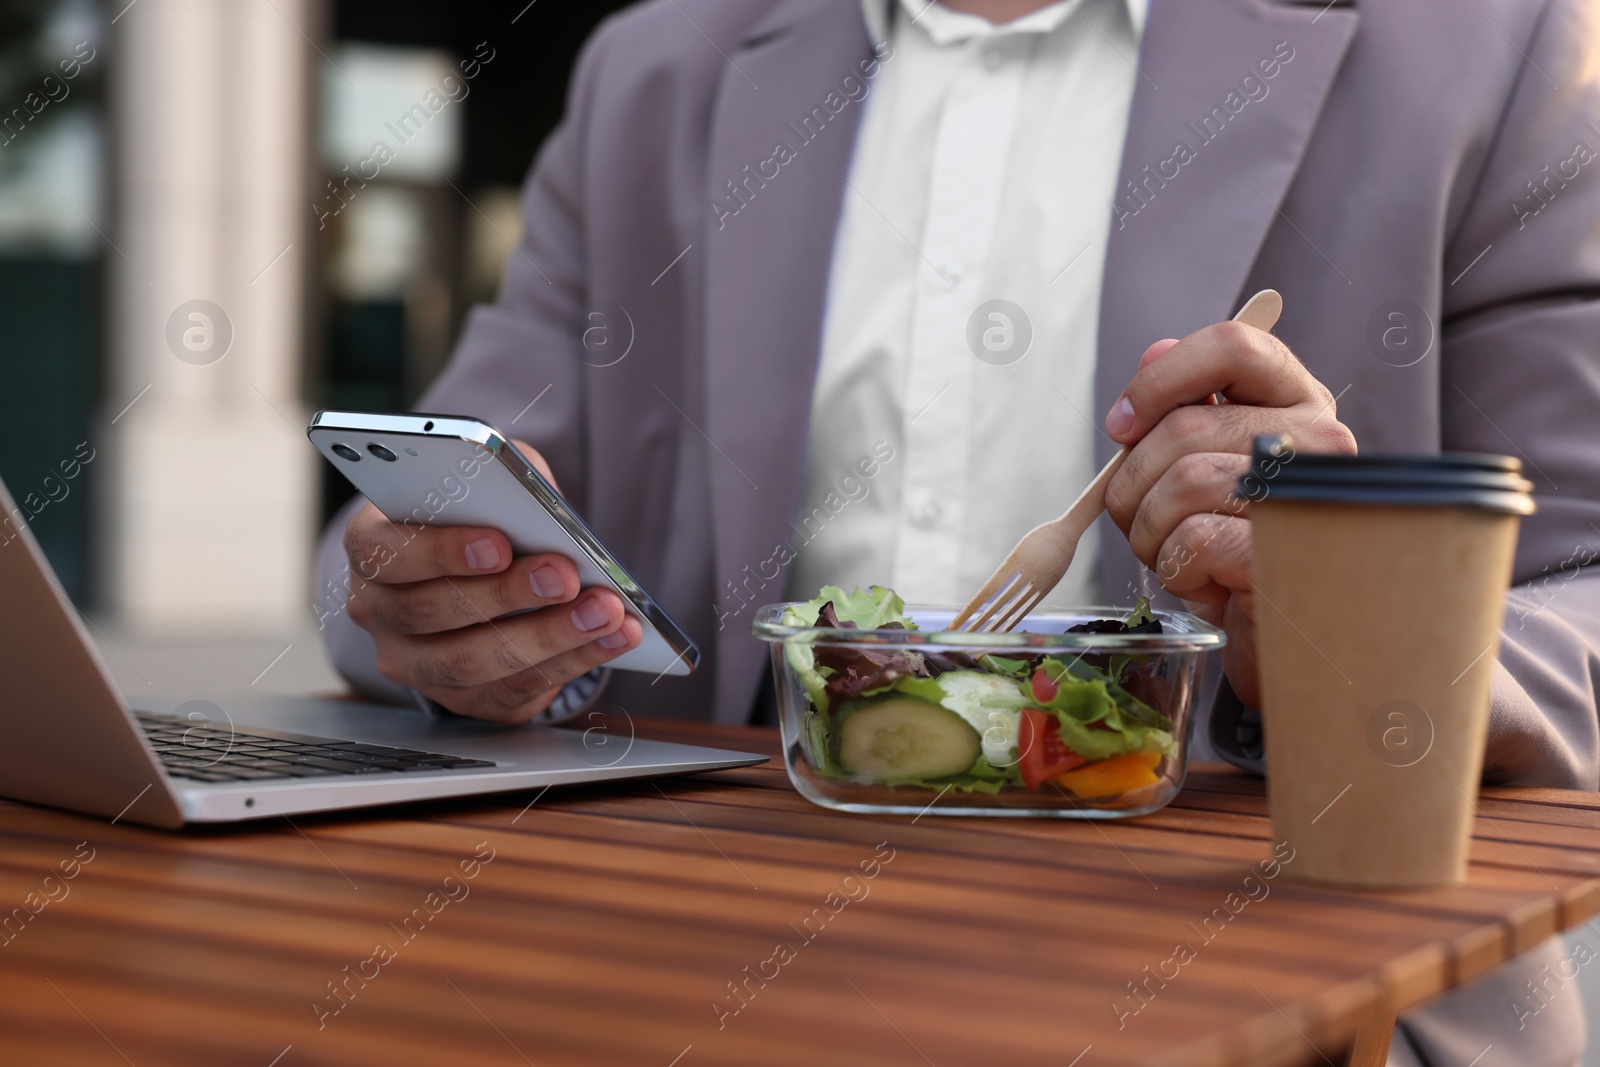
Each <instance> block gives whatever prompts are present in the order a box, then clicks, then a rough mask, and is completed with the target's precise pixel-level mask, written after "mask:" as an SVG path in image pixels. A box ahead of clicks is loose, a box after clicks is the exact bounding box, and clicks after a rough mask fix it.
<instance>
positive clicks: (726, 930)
mask: <svg viewBox="0 0 1600 1067" xmlns="http://www.w3.org/2000/svg"><path fill="white" fill-rule="evenodd" d="M639 733H640V735H641V736H651V737H658V738H663V739H669V740H672V739H676V740H688V741H695V742H701V743H721V744H724V745H727V746H729V747H737V748H742V749H751V750H764V751H768V752H771V753H772V754H773V755H774V756H776V755H777V738H776V736H775V734H774V733H773V732H771V731H764V730H756V729H735V728H719V727H712V726H705V725H683V724H665V723H652V724H648V725H645V724H641V725H640V727H639ZM1597 828H1600V796H1597V795H1595V794H1589V793H1567V792H1557V791H1550V790H1535V789H1491V790H1487V791H1486V792H1485V796H1484V798H1483V800H1482V817H1481V818H1480V819H1479V821H1478V828H1477V837H1476V840H1475V842H1474V845H1473V854H1472V856H1473V864H1472V872H1471V877H1470V880H1469V882H1468V884H1467V885H1465V886H1464V887H1461V888H1458V889H1451V890H1439V891H1428V892H1412V893H1403V894H1402V893H1394V894H1374V893H1342V892H1334V891H1329V890H1322V889H1315V888H1309V887H1304V886H1297V885H1294V884H1292V883H1291V882H1289V881H1288V880H1287V879H1286V878H1284V877H1282V876H1281V874H1280V876H1279V877H1277V878H1275V879H1271V880H1263V879H1262V876H1261V868H1260V867H1259V864H1260V862H1261V861H1263V860H1269V859H1270V857H1271V855H1272V851H1273V849H1272V844H1271V842H1270V840H1269V824H1268V821H1267V819H1266V817H1265V801H1264V799H1263V795H1262V787H1261V784H1260V783H1259V782H1257V781H1254V780H1252V779H1250V778H1247V777H1245V776H1243V775H1240V774H1237V773H1234V772H1232V771H1231V770H1229V769H1227V768H1223V767H1219V766H1202V767H1199V768H1196V769H1195V770H1194V771H1193V772H1192V773H1191V775H1190V779H1189V785H1188V787H1187V788H1186V789H1185V790H1184V791H1183V793H1182V795H1181V796H1180V797H1179V798H1178V799H1177V801H1176V802H1175V803H1174V804H1173V805H1172V806H1171V807H1169V808H1167V809H1166V810H1164V811H1162V812H1160V813H1158V814H1156V815H1152V816H1149V817H1146V818H1142V819H1138V820H1134V821H1130V822H1120V823H1113V824H1091V823H1084V822H1053V821H1042V820H1041V821H1031V820H982V819H946V818H940V817H938V816H936V815H928V816H924V817H921V818H920V819H912V818H909V817H893V818H891V817H884V818H878V817H868V816H850V815H840V814H834V813H830V812H827V811H824V810H822V809H820V808H816V807H813V806H812V805H810V804H809V803H807V802H806V801H804V800H802V799H801V798H800V797H799V796H798V795H797V794H796V793H795V792H794V791H793V790H792V789H791V788H790V787H789V785H788V783H787V781H786V779H785V778H784V774H783V770H782V767H781V764H778V763H776V762H775V763H773V764H770V765H768V766H766V767H762V768H754V769H749V770H741V771H732V772H727V771H725V772H719V773H716V774H711V775H707V776H704V777H700V778H694V779H682V780H675V781H663V782H660V783H659V784H655V783H649V782H644V783H631V784H625V785H620V786H613V787H591V788H581V789H572V790H568V791H551V792H549V793H546V794H521V795H517V796H513V797H502V798H498V799H491V800H476V801H458V802H450V803H444V804H434V805H428V806H417V807H414V808H408V809H394V810H390V811H386V812H383V813H381V814H379V815H372V814H368V815H365V816H362V815H343V816H337V817H320V818H302V819H297V820H296V825H294V826H290V825H288V824H287V823H286V822H285V821H283V820H275V821H274V822H271V823H266V824H262V825H259V826H254V827H242V828H233V829H228V830H212V831H198V832H196V831H189V832H184V833H182V834H169V833H162V832H158V831H150V830H144V829H140V828H137V827H132V826H126V825H117V826H112V825H108V824H107V823H105V822H102V821H96V820H93V819H85V818H79V817H76V816H72V815H67V814H62V813H58V812H50V811H44V810H40V809H35V808H31V807H26V806H21V805H9V804H0V909H10V908H12V907H14V906H18V905H21V904H23V902H24V900H25V899H29V900H31V901H33V902H34V904H36V905H37V904H38V902H39V901H41V900H44V901H45V903H44V904H43V906H42V907H39V910H38V912H37V914H34V915H32V917H31V918H30V919H29V921H28V922H27V923H26V924H23V925H20V926H18V925H17V924H16V923H13V928H12V929H11V930H8V931H6V932H5V933H4V934H3V935H0V941H3V942H4V943H3V944H0V1063H6V1064H12V1063H17V1064H29V1065H34V1064H40V1065H43V1064H70V1065H73V1067H87V1065H94V1064H123V1063H131V1064H134V1065H136V1067H149V1065H154V1064H205V1065H213V1064H241V1065H253V1067H269V1065H276V1067H299V1065H303V1064H355V1063H383V1064H390V1063H393V1064H402V1063H404V1064H410V1063H417V1064H440V1065H445V1064H449V1065H460V1064H521V1063H524V1062H526V1063H532V1064H538V1065H539V1067H546V1065H551V1064H572V1063H596V1064H626V1065H640V1067H702V1065H706V1064H729V1065H746V1064H758V1063H759V1064H771V1063H781V1064H790V1063H792V1064H818V1063H827V1064H844V1065H853V1064H862V1065H873V1067H878V1065H891V1064H924V1063H926V1064H932V1065H935V1067H956V1065H963V1064H983V1065H987V1064H1005V1065H1008V1067H1020V1065H1030V1064H1054V1065H1058V1067H1065V1065H1068V1064H1078V1065H1079V1067H1101V1065H1106V1064H1133V1063H1140V1064H1151V1063H1160V1064H1180V1063H1181V1064H1291V1063H1322V1062H1324V1059H1325V1058H1326V1059H1328V1060H1330V1061H1332V1060H1337V1059H1338V1058H1339V1057H1340V1056H1341V1055H1342V1054H1343V1053H1344V1050H1346V1049H1348V1048H1349V1047H1350V1046H1351V1045H1352V1042H1353V1041H1355V1039H1356V1036H1357V1034H1358V1032H1359V1031H1361V1030H1362V1028H1363V1026H1366V1027H1367V1030H1366V1033H1367V1035H1368V1039H1371V1038H1377V1039H1378V1043H1379V1044H1381V1043H1382V1041H1383V1040H1384V1037H1383V1035H1384V1030H1383V1028H1382V1025H1381V1024H1382V1021H1383V1020H1384V1019H1386V1018H1392V1013H1393V1012H1394V1011H1395V1010H1396V1009H1403V1008H1405V1007H1407V1006H1410V1005H1413V1004H1416V1003H1419V1002H1422V1001H1424V1000H1426V999H1428V998H1430V997H1432V996H1434V995H1436V994H1437V993H1439V992H1440V991H1442V990H1445V989H1448V988H1450V987H1451V986H1453V985H1455V984H1457V983H1460V982H1462V981H1465V980H1467V979H1470V978H1472V977H1474V976H1476V975H1479V974H1482V973H1483V972H1485V971H1486V970H1488V969H1490V968H1492V967H1494V966H1495V965H1496V964H1497V963H1499V962H1501V961H1502V960H1504V959H1506V958H1508V957H1509V956H1511V955H1513V954H1515V953H1517V952H1520V951H1522V950H1524V949H1526V948H1529V947H1531V946H1533V945H1534V944H1536V943H1538V942H1539V941H1541V940H1543V939H1544V938H1546V937H1548V936H1550V935H1551V934H1552V933H1554V932H1556V931H1557V930H1560V929H1563V928H1566V927H1568V926H1571V925H1574V924H1576V923H1579V922H1582V921H1584V920H1585V919H1587V918H1588V917H1589V916H1591V915H1593V914H1594V913H1595V912H1596V910H1597V909H1600V881H1597V880H1596V876H1597V875H1600V835H1597V834H1595V833H1594V830H1596V829H1597ZM81 842H86V844H80V843H81ZM75 852H76V853H77V855H78V860H79V862H78V865H77V866H76V867H72V866H71V861H73V860H74V853H75ZM90 855H92V859H89V860H88V862H86V863H85V862H81V860H82V858H83V857H86V856H90ZM63 861H69V865H68V868H67V869H68V870H72V871H74V873H75V874H76V877H74V878H72V879H71V880H70V881H51V882H49V883H46V882H45V878H46V875H47V874H48V873H49V872H50V871H51V870H54V869H57V868H58V865H59V864H61V863H62V862H63ZM1269 869H1270V864H1269ZM1252 872H1255V875H1256V878H1255V880H1254V881H1252V882H1250V883H1247V882H1246V877H1247V876H1248V875H1251V874H1252ZM469 874H470V877H469ZM1252 886H1265V887H1266V890H1267V891H1266V893H1265V895H1262V890H1261V889H1259V888H1251V887H1252ZM1230 893H1236V894H1241V896H1239V897H1235V898H1233V899H1234V900H1235V901H1237V900H1240V899H1243V895H1245V894H1254V895H1256V896H1259V899H1251V900H1250V901H1249V902H1248V903H1247V904H1246V905H1244V906H1242V907H1241V908H1240V910H1239V911H1238V913H1237V914H1231V908H1230V907H1229V906H1228V901H1229V894H1230ZM29 894H39V895H38V896H34V897H31V898H30V897H29ZM47 894H48V895H49V898H50V899H46V895H47ZM1216 909H1224V911H1223V914H1224V915H1228V916H1229V918H1228V921H1227V922H1226V924H1225V925H1224V924H1223V922H1222V921H1221V920H1219V919H1216V918H1213V919H1212V921H1211V924H1210V925H1209V926H1208V925H1206V924H1205V919H1206V917H1207V916H1214V915H1215V914H1216ZM4 913H5V912H4V911H0V915H3V914H4ZM408 917H409V922H407V919H408ZM1217 931H1220V932H1217ZM1208 932H1209V933H1210V936H1211V938H1212V940H1210V941H1207V940H1205V939H1204V938H1205V935H1206V933H1208ZM1179 942H1184V943H1187V944H1188V945H1190V946H1191V947H1192V949H1193V958H1192V959H1190V960H1188V961H1187V962H1185V963H1181V964H1176V963H1165V961H1167V960H1169V959H1170V958H1171V957H1172V956H1173V949H1174V946H1175V944H1177V943H1179ZM380 945H382V946H384V947H385V949H386V953H385V952H377V953H376V954H375V949H376V948H377V947H378V946H380ZM1146 967H1149V968H1151V971H1150V972H1147V971H1145V968H1146ZM1174 967H1177V969H1178V974H1177V977H1175V978H1172V979H1171V980H1170V981H1166V982H1165V984H1164V985H1162V984H1159V976H1158V980H1157V982H1150V980H1149V978H1148V975H1149V974H1151V973H1154V972H1157V971H1162V970H1165V972H1166V973H1169V974H1170V973H1171V972H1172V969H1173V968H1174ZM1130 982H1133V983H1147V984H1145V986H1144V988H1145V989H1147V990H1148V991H1149V992H1148V994H1147V996H1146V998H1145V999H1143V1000H1139V999H1135V998H1134V997H1133V996H1132V995H1131V994H1130V992H1129V987H1128V983H1130ZM335 989H337V994H336V993H335V992H334V990H335ZM734 990H737V994H735V992H733V991H734ZM1117 1004H1120V1005H1122V1008H1121V1010H1120V1011H1119V1009H1118V1008H1116V1007H1114V1005H1117ZM1135 1007H1137V1008H1138V1011H1137V1013H1136V1014H1130V1013H1131V1012H1132V1009H1133V1008H1135ZM1119 1021H1120V1023H1121V1024H1122V1026H1121V1028H1120V1029H1119V1026H1118V1024H1119ZM1374 1023H1377V1025H1373V1024H1374ZM1091 1046H1092V1047H1091ZM1086 1049H1087V1050H1088V1051H1087V1052H1086V1051H1085V1050H1086ZM1367 1051H1368V1052H1369V1053H1371V1052H1373V1051H1374V1050H1373V1048H1371V1047H1369V1048H1368V1049H1367ZM1075 1057H1081V1059H1080V1058H1075Z"/></svg>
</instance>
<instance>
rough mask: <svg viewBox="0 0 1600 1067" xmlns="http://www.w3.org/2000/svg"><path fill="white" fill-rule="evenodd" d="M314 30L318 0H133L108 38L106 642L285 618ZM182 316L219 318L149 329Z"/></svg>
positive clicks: (299, 591)
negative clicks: (113, 626) (109, 619)
mask: <svg viewBox="0 0 1600 1067" xmlns="http://www.w3.org/2000/svg"><path fill="white" fill-rule="evenodd" d="M320 17H321V0H228V2H227V3H218V2H216V0H141V2H140V3H138V4H136V5H133V6H132V7H130V8H128V9H127V10H126V11H125V12H124V13H123V14H122V15H121V16H120V17H119V19H118V20H117V22H116V24H115V25H114V26H113V27H112V31H113V37H112V40H111V49H112V53H113V55H112V62H113V64H114V66H115V73H114V75H113V81H112V84H111V92H110V100H111V108H112V122H113V124H114V128H115V136H114V145H115V151H116V156H115V169H114V171H113V175H112V188H113V194H112V195H113V210H112V218H113V227H114V228H113V230H112V231H111V232H110V235H109V236H110V238H111V240H112V242H113V243H114V245H115V246H116V252H114V253H112V254H109V255H108V257H107V258H108V262H109V263H110V271H109V290H110V293H109V295H110V309H111V312H110V329H109V332H108V344H109V350H110V354H111V366H110V373H109V374H108V375H107V385H106V395H105V399H104V404H103V411H102V417H101V420H100V430H99V433H98V434H97V447H98V451H99V453H100V454H99V455H98V456H97V457H96V459H95V462H96V465H97V466H98V467H99V468H100V470H101V476H100V484H101V486H102V487H103V488H104V490H105V492H104V494H103V496H102V498H101V501H100V503H101V507H100V510H99V518H100V521H99V525H98V529H97V535H98V543H99V545H100V558H101V563H102V568H103V570H102V577H103V579H104V580H103V581H102V583H101V588H102V590H103V592H104V600H105V601H106V607H107V608H108V609H109V611H110V612H111V613H112V615H113V617H115V618H116V619H117V621H118V622H119V623H123V624H126V625H128V626H133V627H140V628H153V629H164V630H168V631H173V630H178V631H207V630H212V629H215V628H218V627H235V626H244V627H249V628H252V629H276V628H281V627H284V626H289V625H295V624H303V623H304V622H305V619H306V612H307V610H308V609H307V607H306V603H307V600H308V596H309V592H308V591H309V588H310V577H309V574H310V566H311V543H312V538H313V536H314V533H315V531H314V523H315V517H316V486H317V481H316V476H317V468H316V463H317V462H318V460H317V457H316V455H315V453H314V452H312V450H311V448H310V446H309V445H308V444H307V443H306V441H305V438H304V435H303V428H304V426H305V421H306V416H307V411H306V407H305V404H304V403H303V401H302V400H301V396H300V393H301V388H300V383H301V349H302V346H303V341H304V336H305V330H304V321H305V312H306V309H305V294H304V287H305V265H306V263H307V261H308V257H309V256H310V255H311V253H312V242H311V237H312V227H311V225H310V221H311V213H310V209H309V207H308V206H307V195H306V190H307V189H308V188H309V186H310V185H311V182H310V181H308V179H307V174H308V170H307V168H308V165H309V147H310V145H311V143H312V135H311V130H310V128H309V126H310V120H311V116H312V112H311V108H310V106H309V101H308V93H309V92H310V90H311V86H312V84H313V82H312V77H313V75H314V74H315V73H316V69H315V66H314V64H317V63H321V62H322V60H321V58H320V57H319V56H318V54H317V52H316V51H315V49H314V48H313V46H312V44H311V43H310V41H308V40H307V38H308V37H309V38H312V39H315V38H317V37H318V36H319V33H318V29H319V26H320ZM302 33H303V34H304V35H305V36H302ZM191 301H208V302H210V304H212V305H215V307H216V309H220V314H218V313H216V312H215V311H213V310H212V309H210V308H206V307H200V308H198V309H184V314H182V315H180V316H179V319H178V322H177V329H176V330H171V329H169V324H170V322H171V321H172V320H173V317H174V313H175V312H177V311H179V309H180V308H182V306H183V305H186V304H188V303H189V302H191ZM191 311H192V312H193V314H190V312H191ZM195 316H198V317H195ZM230 331H231V335H232V336H231V341H230V342H229V343H228V348H227V350H226V352H225V353H222V354H221V355H220V357H219V355H218V353H219V352H221V348H220V345H221V343H222V342H223V339H224V337H225V335H226V334H227V333H228V332H230ZM169 334H175V336H176V337H177V343H176V345H174V344H173V343H172V338H171V337H169ZM130 403H131V406H128V405H130ZM102 464H103V466H102Z"/></svg>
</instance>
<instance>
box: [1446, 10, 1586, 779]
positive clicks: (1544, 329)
mask: <svg viewBox="0 0 1600 1067" xmlns="http://www.w3.org/2000/svg"><path fill="white" fill-rule="evenodd" d="M1522 50H1523V52H1524V53H1525V54H1526V62H1525V63H1522V64H1519V65H1518V67H1517V72H1518V73H1517V78H1516V81H1515V84H1514V87H1513V89H1512V91H1511V94H1510V96H1509V99H1508V101H1507V105H1506V109H1505V112H1504V114H1503V116H1502V118H1501V122H1500V127H1499V130H1498V131H1497V133H1496V135H1495V141H1494V143H1493V146H1492V148H1491V150H1490V152H1489V154H1488V156H1487V159H1486V162H1485V164H1484V166H1483V171H1482V173H1481V174H1480V175H1477V176H1475V181H1474V184H1473V186H1472V193H1471V195H1470V199H1469V200H1468V201H1467V206H1466V209H1465V211H1464V212H1463V214H1462V216H1461V222H1460V224H1459V226H1458V227H1457V229H1456V232H1455V234H1454V236H1453V238H1452V240H1451V243H1450V245H1449V247H1448V248H1447V249H1446V253H1445V258H1444V267H1445V269H1444V272H1443V275H1442V279H1441V285H1442V287H1443V299H1442V304H1441V306H1442V310H1443V321H1442V322H1441V324H1440V326H1441V329H1440V341H1441V352H1440V358H1441V364H1440V367H1441V373H1440V398H1439V402H1440V426H1441V431H1442V441H1441V445H1442V447H1443V448H1444V449H1446V450H1450V451H1463V452H1499V453H1503V454H1508V455H1514V456H1520V457H1522V460H1523V464H1524V473H1525V474H1526V475H1527V477H1528V478H1529V479H1530V480H1531V481H1532V482H1533V483H1534V487H1535V488H1534V494H1535V498H1536V501H1537V503H1538V508H1539V510H1538V513H1537V514H1535V515H1533V516H1531V517H1529V518H1527V519H1525V520H1523V523H1522V531H1521V535H1520V538H1519V544H1518V550H1517V559H1516V565H1515V571H1514V575H1513V586H1512V588H1511V590H1510V592H1509V593H1508V595H1507V597H1506V612H1505V619H1504V624H1503V628H1502V632H1501V647H1500V656H1499V662H1498V663H1497V664H1496V665H1495V671H1494V680H1493V684H1492V694H1493V695H1492V700H1491V704H1490V721H1489V744H1488V750H1487V753H1486V756H1485V761H1484V778H1485V780H1486V781H1491V782H1498V783H1504V784H1515V785H1543V786H1556V787H1566V788H1576V789H1594V788H1596V786H1597V785H1600V725H1597V719H1596V695H1597V693H1600V566H1596V565H1595V564H1596V563H1597V562H1600V129H1597V128H1596V126H1595V125H1594V123H1593V121H1592V120H1591V118H1590V116H1600V5H1597V4H1596V3H1594V2H1593V0H1553V2H1551V3H1549V4H1547V5H1546V6H1545V8H1544V9H1543V12H1542V14H1541V16H1540V18H1539V19H1538V20H1537V22H1536V23H1535V26H1534V32H1533V35H1532V38H1531V40H1529V41H1528V43H1527V44H1526V46H1525V47H1524V48H1523V49H1522ZM1471 177H1473V176H1464V178H1471ZM1480 256H1481V258H1477V257H1480ZM1474 259H1476V262H1474Z"/></svg>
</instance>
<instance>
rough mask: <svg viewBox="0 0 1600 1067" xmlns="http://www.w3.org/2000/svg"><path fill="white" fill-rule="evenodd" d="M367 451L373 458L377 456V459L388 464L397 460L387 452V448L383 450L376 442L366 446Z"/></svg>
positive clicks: (392, 454)
mask: <svg viewBox="0 0 1600 1067" xmlns="http://www.w3.org/2000/svg"><path fill="white" fill-rule="evenodd" d="M367 451H368V452H371V453H372V454H373V455H374V456H377V457H378V458H379V459H381V460H384V461H386V462H388V463H393V462H394V461H395V460H396V459H398V458H399V457H398V456H396V455H395V454H394V453H393V452H391V451H389V450H388V449H387V448H384V447H383V446H382V445H380V444H378V442H376V441H373V442H372V443H371V444H369V445H367Z"/></svg>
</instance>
